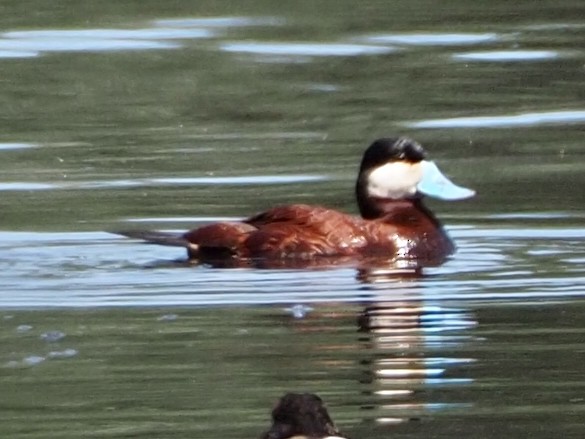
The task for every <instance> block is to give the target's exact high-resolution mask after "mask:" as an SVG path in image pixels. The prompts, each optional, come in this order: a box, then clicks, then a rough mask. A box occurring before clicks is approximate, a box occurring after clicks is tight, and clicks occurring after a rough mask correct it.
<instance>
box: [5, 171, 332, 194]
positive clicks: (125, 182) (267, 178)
mask: <svg viewBox="0 0 585 439" xmlns="http://www.w3.org/2000/svg"><path fill="white" fill-rule="evenodd" d="M325 180H327V177H325V176H323V175H256V176H238V177H175V178H173V177H168V178H165V177H162V178H138V179H122V180H94V181H66V182H60V183H37V182H3V183H0V191H40V190H58V189H66V190H71V189H75V190H80V189H123V188H135V187H159V186H195V185H255V184H256V185H271V184H297V183H312V182H318V181H325Z"/></svg>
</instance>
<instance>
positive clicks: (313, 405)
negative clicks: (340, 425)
mask: <svg viewBox="0 0 585 439" xmlns="http://www.w3.org/2000/svg"><path fill="white" fill-rule="evenodd" d="M261 439H344V437H343V436H341V433H340V431H339V430H338V429H337V427H336V426H335V424H334V423H333V421H332V420H331V417H330V416H329V412H328V411H327V408H326V407H325V404H324V403H323V400H322V399H321V398H320V397H319V396H318V395H315V394H314V393H287V394H285V395H284V396H283V397H281V398H280V400H279V401H278V402H277V404H276V406H275V407H274V409H273V410H272V425H271V427H270V429H269V430H268V431H266V432H265V433H264V434H263V435H262V436H261Z"/></svg>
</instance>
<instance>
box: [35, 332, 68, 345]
mask: <svg viewBox="0 0 585 439" xmlns="http://www.w3.org/2000/svg"><path fill="white" fill-rule="evenodd" d="M63 338H65V333H64V332H61V331H48V332H43V333H42V334H41V340H44V341H46V342H48V343H54V342H57V341H59V340H62V339H63Z"/></svg>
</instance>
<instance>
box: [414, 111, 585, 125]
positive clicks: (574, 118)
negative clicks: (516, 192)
mask: <svg viewBox="0 0 585 439" xmlns="http://www.w3.org/2000/svg"><path fill="white" fill-rule="evenodd" d="M582 122H585V110H570V111H548V112H540V113H521V114H515V115H510V116H479V117H454V118H450V119H428V120H422V121H417V122H406V123H405V124H404V125H406V126H407V127H409V128H514V127H529V126H540V125H549V124H550V125H555V124H568V123H582Z"/></svg>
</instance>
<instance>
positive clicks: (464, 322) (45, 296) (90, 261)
mask: <svg viewBox="0 0 585 439" xmlns="http://www.w3.org/2000/svg"><path fill="white" fill-rule="evenodd" d="M450 232H451V234H452V236H453V237H454V239H455V241H456V242H457V244H458V247H459V249H460V250H459V252H458V253H457V254H456V255H455V257H454V258H453V259H452V260H451V261H449V262H448V263H447V264H445V265H443V266H441V267H439V268H435V269H429V270H427V273H426V276H424V277H422V278H420V279H418V280H412V279H411V280H410V281H409V282H399V281H397V279H396V276H394V277H391V276H389V277H386V278H378V279H377V282H375V283H368V278H367V276H364V273H363V272H361V271H360V270H361V269H360V268H359V267H355V266H343V267H336V268H330V269H320V270H298V269H288V270H282V269H281V270H258V269H230V270H225V269H223V270H222V269H213V268H209V267H206V266H192V265H189V264H187V263H185V262H184V261H177V258H184V257H185V255H184V252H183V250H182V249H178V248H169V247H159V246H149V245H144V244H141V243H137V242H134V241H130V240H126V239H124V238H121V237H117V236H114V235H109V234H107V233H101V232H99V233H97V232H96V233H29V232H22V233H16V232H2V233H0V255H1V256H0V284H2V285H3V292H2V294H1V295H0V308H31V307H33V308H34V307H50V308H51V307H58V308H60V307H67V308H78V307H103V306H109V307H126V306H144V307H151V306H180V305H187V306H210V305H214V306H232V305H259V304H281V306H284V307H287V308H289V309H293V307H294V305H298V304H304V305H305V306H307V305H309V304H312V303H322V302H330V301H336V302H348V303H378V302H389V303H401V302H404V301H407V302H411V301H418V302H423V303H424V304H425V310H426V311H425V312H426V315H427V317H428V321H425V322H423V323H424V325H423V326H424V327H428V328H429V331H427V332H428V334H427V336H429V337H431V336H435V335H436V334H435V333H434V332H433V331H451V330H457V329H461V328H465V327H468V324H469V322H470V321H469V319H462V318H461V316H460V315H458V314H457V313H451V312H449V310H448V309H446V308H444V304H445V303H446V302H451V301H453V303H460V302H461V301H474V302H479V303H483V302H490V303H498V302H514V303H517V302H523V303H529V302H530V301H535V300H540V301H546V300H560V299H563V300H567V299H571V298H577V297H584V296H585V290H583V288H582V285H584V284H585V273H584V271H583V268H582V264H581V262H580V261H582V260H583V257H585V250H582V249H581V247H580V246H576V245H575V243H579V242H583V239H584V238H585V229H582V228H573V229H554V228H540V227H539V228H518V229H509V228H508V229H506V228H493V227H492V228H470V227H468V228H465V227H461V228H450ZM551 249H555V251H561V252H562V253H563V255H564V257H563V259H559V258H558V257H557V256H555V255H554V254H550V252H549V250H551ZM542 258H546V260H547V263H546V264H544V265H543V264H542ZM544 266H546V270H544V269H543V267H544ZM364 280H365V283H364ZM440 303H442V304H443V313H442V314H441V316H440V320H437V319H438V318H437V317H435V315H434V314H433V309H434V308H433V307H436V306H437V305H438V304H440Z"/></svg>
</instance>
